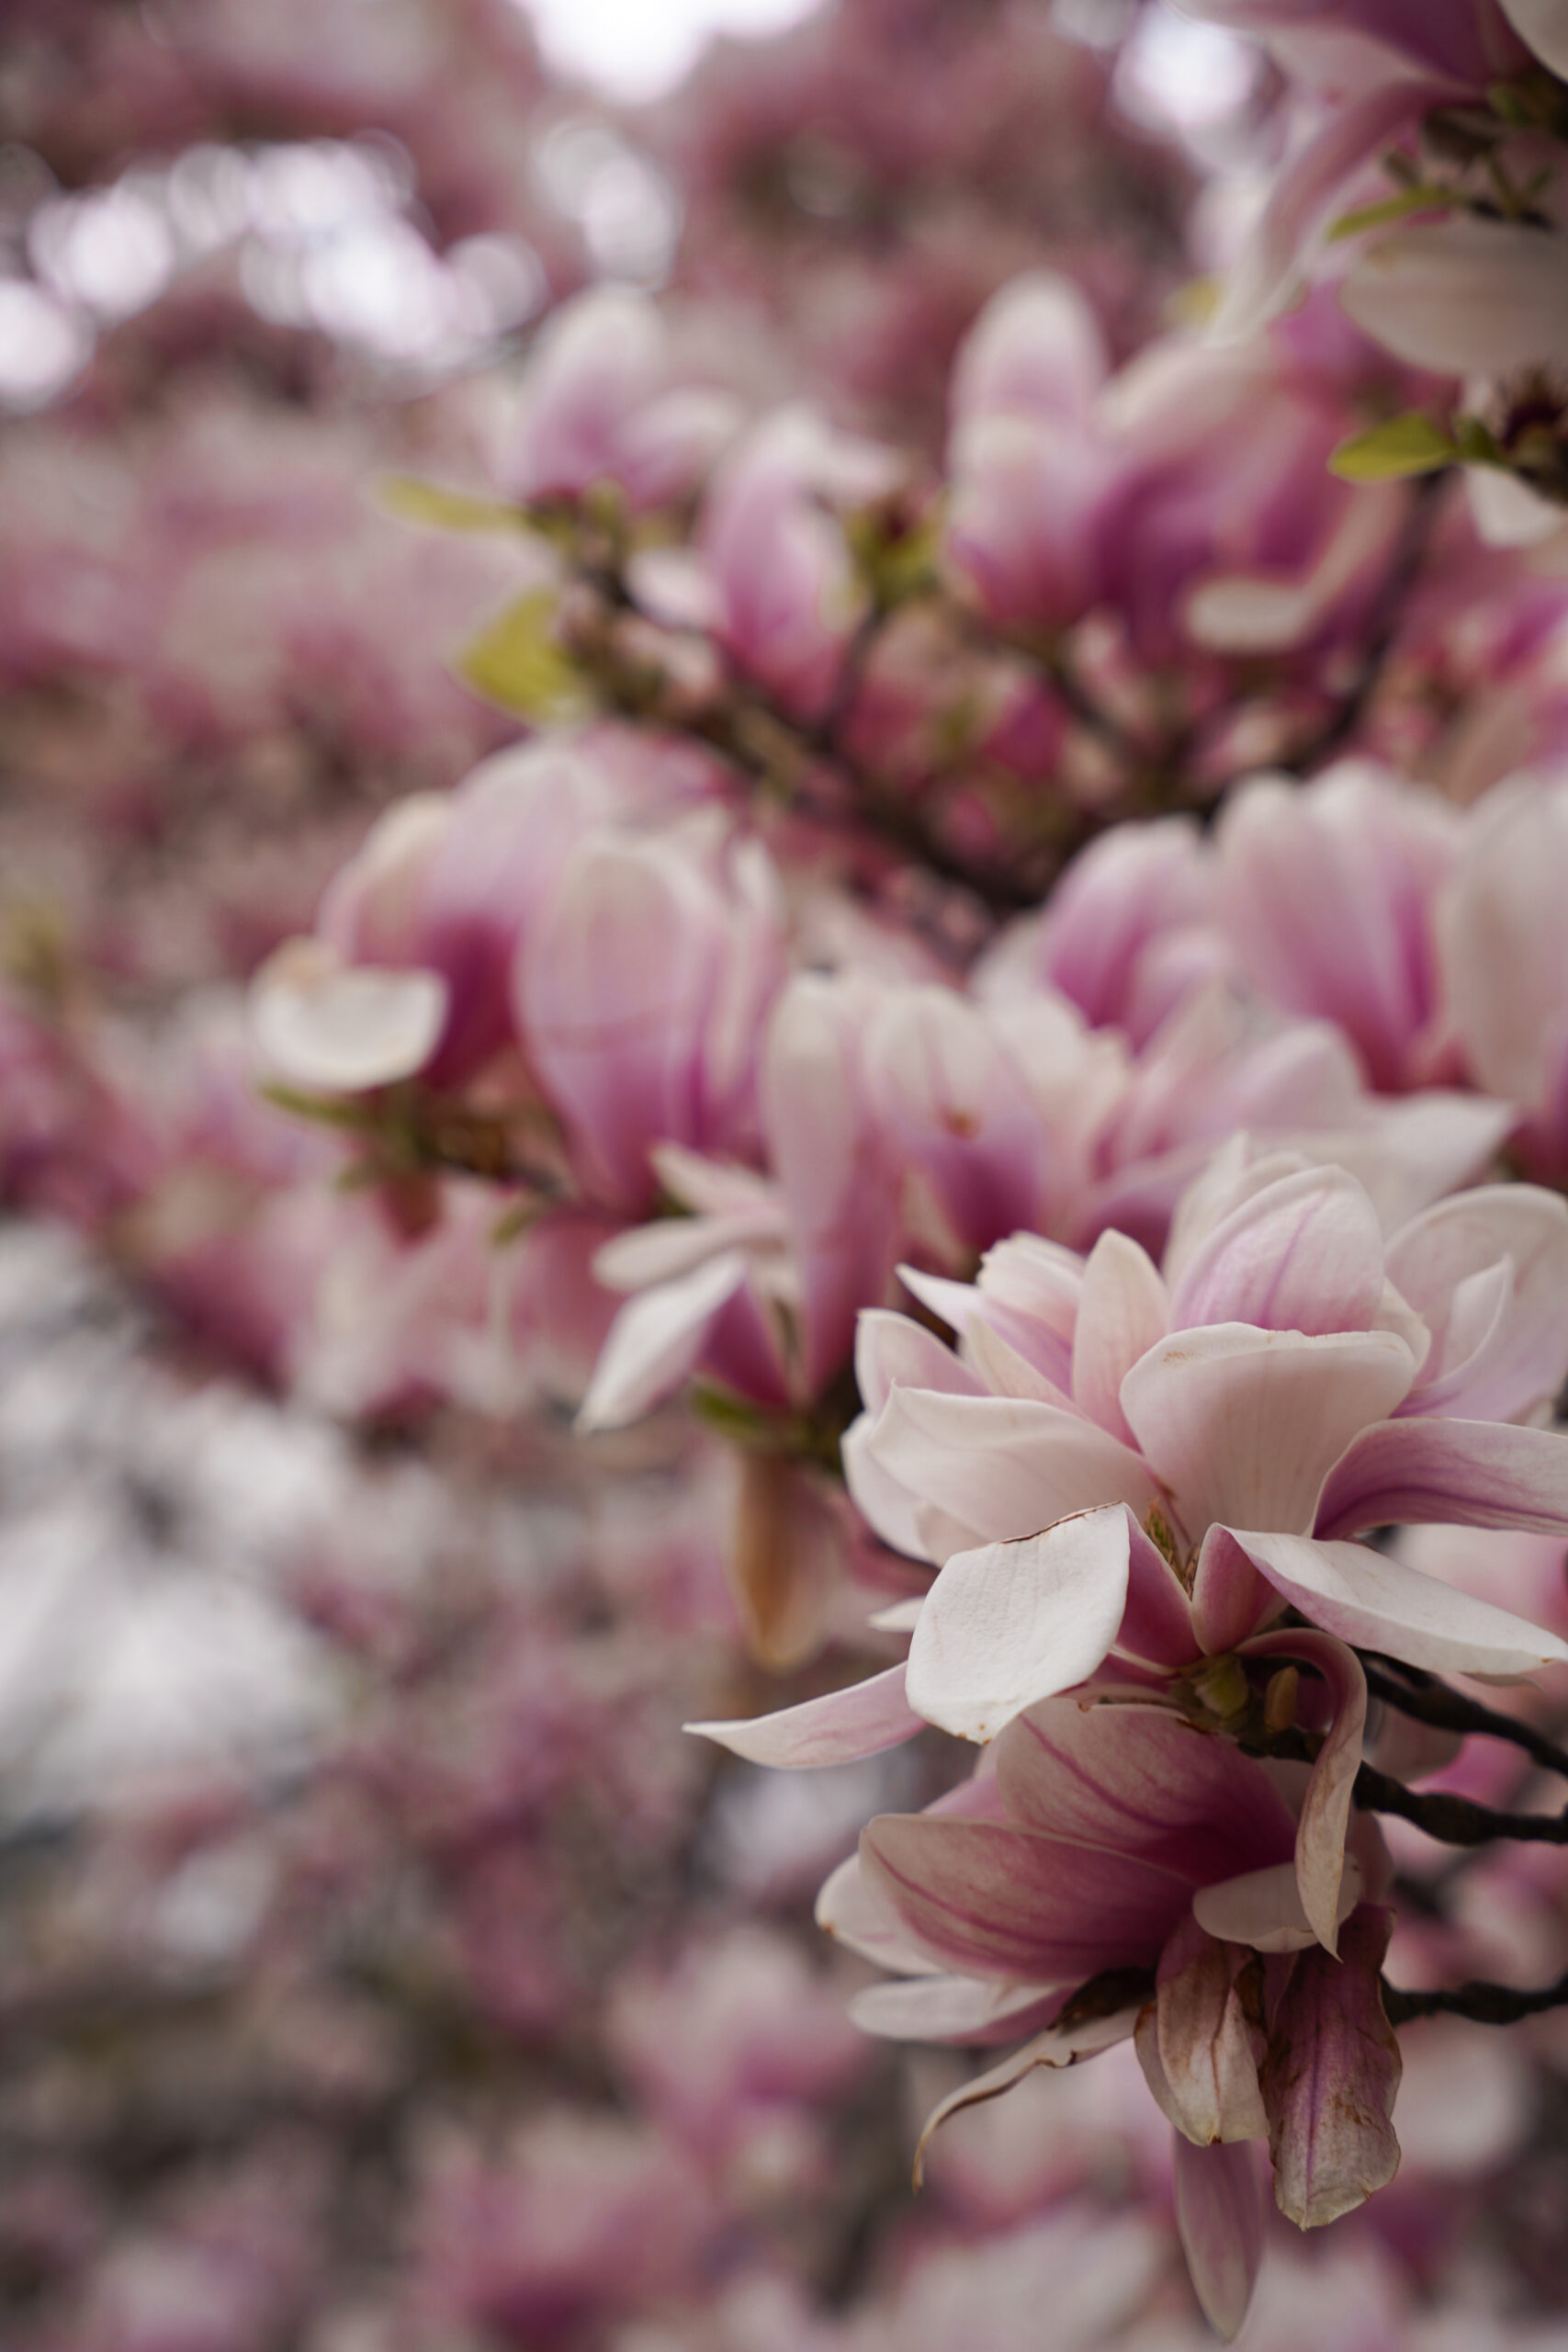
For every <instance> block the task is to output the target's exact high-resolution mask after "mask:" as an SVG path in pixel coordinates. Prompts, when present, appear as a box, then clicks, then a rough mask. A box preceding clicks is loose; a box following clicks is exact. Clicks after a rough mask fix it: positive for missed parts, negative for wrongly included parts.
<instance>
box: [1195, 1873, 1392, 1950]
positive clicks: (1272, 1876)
mask: <svg viewBox="0 0 1568 2352" xmlns="http://www.w3.org/2000/svg"><path fill="white" fill-rule="evenodd" d="M1360 1892H1361V1878H1360V1871H1359V1866H1358V1865H1357V1863H1356V1860H1355V1858H1354V1856H1352V1857H1351V1858H1350V1860H1349V1862H1348V1865H1347V1867H1346V1870H1345V1873H1344V1876H1343V1878H1342V1880H1341V1883H1340V1897H1339V1909H1338V1913H1337V1917H1336V1922H1335V1925H1336V1927H1338V1926H1339V1925H1340V1923H1341V1922H1342V1921H1344V1920H1345V1919H1346V1918H1348V1917H1349V1915H1350V1913H1351V1911H1352V1910H1353V1909H1354V1908H1355V1905H1356V1904H1357V1902H1358V1900H1359V1895H1360ZM1192 1917H1194V1918H1195V1919H1196V1920H1197V1922H1198V1924H1199V1926H1200V1927H1201V1928H1203V1929H1204V1931H1205V1933H1207V1934H1208V1935H1211V1936H1214V1937H1217V1938H1218V1939H1219V1940H1220V1942H1221V1943H1226V1944H1249V1945H1250V1946H1251V1948H1252V1950H1253V1951H1262V1952H1296V1951H1306V1950H1307V1948H1308V1947H1309V1946H1314V1947H1315V1946H1316V1945H1317V1944H1318V1942H1319V1938H1318V1934H1317V1930H1316V1929H1315V1928H1314V1926H1313V1924H1312V1922H1311V1920H1310V1919H1309V1918H1308V1917H1307V1915H1306V1909H1305V1906H1304V1905H1303V1902H1302V1889H1301V1881H1300V1878H1299V1877H1298V1876H1297V1872H1296V1866H1295V1864H1294V1862H1275V1863H1273V1864H1271V1866H1270V1867H1269V1869H1268V1870H1261V1871H1244V1872H1243V1874H1242V1875H1241V1876H1240V1877H1239V1878H1227V1879H1223V1880H1221V1881H1220V1882H1219V1883H1217V1884H1215V1885H1213V1886H1201V1887H1200V1888H1199V1889H1198V1892H1197V1894H1195V1895H1194V1896H1193V1897H1192Z"/></svg>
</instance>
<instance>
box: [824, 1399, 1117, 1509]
mask: <svg viewBox="0 0 1568 2352" xmlns="http://www.w3.org/2000/svg"><path fill="white" fill-rule="evenodd" d="M867 1450H868V1452H870V1453H872V1454H873V1455H874V1457H875V1459H876V1460H877V1462H878V1463H880V1464H881V1466H882V1467H883V1469H885V1470H886V1472H887V1473H888V1474H889V1476H892V1477H894V1478H897V1480H898V1482H899V1484H900V1485H901V1486H904V1487H908V1490H909V1492H910V1493H911V1494H915V1495H919V1497H921V1498H923V1499H924V1500H925V1501H927V1502H930V1503H933V1504H934V1505H935V1506H936V1508H937V1509H938V1510H942V1511H945V1512H947V1513H948V1514H949V1516H950V1517H952V1518H953V1519H955V1520H957V1521H959V1522H960V1523H961V1524H962V1525H964V1526H965V1527H972V1528H973V1529H974V1531H975V1533H976V1536H977V1537H978V1538H979V1539H980V1541H981V1542H982V1543H1007V1542H1009V1541H1010V1540H1011V1539H1012V1538H1014V1537H1016V1536H1022V1535H1037V1534H1039V1532H1041V1530H1042V1529H1043V1528H1047V1527H1052V1526H1055V1522H1056V1521H1057V1520H1059V1519H1065V1518H1066V1516H1067V1514H1068V1513H1069V1512H1071V1511H1081V1510H1094V1509H1095V1508H1096V1507H1097V1506H1098V1505H1100V1504H1104V1503H1113V1502H1130V1503H1131V1504H1132V1505H1133V1507H1134V1510H1136V1511H1137V1512H1138V1513H1139V1514H1140V1515H1141V1514H1142V1513H1143V1512H1144V1511H1145V1510H1147V1509H1148V1506H1149V1504H1150V1503H1151V1502H1152V1501H1153V1499H1154V1496H1155V1482H1154V1480H1153V1478H1152V1477H1151V1476H1149V1473H1148V1471H1147V1470H1146V1469H1145V1466H1144V1464H1143V1463H1142V1462H1141V1461H1140V1460H1139V1459H1138V1456H1137V1455H1136V1454H1135V1453H1132V1452H1131V1451H1130V1450H1129V1449H1128V1448H1127V1447H1126V1446H1124V1445H1122V1444H1119V1443H1118V1442H1117V1441H1116V1439H1114V1438H1112V1437H1108V1436H1107V1435H1106V1433H1105V1431H1104V1430H1099V1429H1096V1427H1095V1426H1094V1423H1093V1422H1092V1421H1086V1420H1081V1419H1078V1417H1077V1415H1076V1414H1072V1413H1065V1412H1060V1411H1058V1410H1056V1409H1055V1408H1054V1407H1052V1406H1050V1405H1042V1404H1039V1403H1037V1402H1036V1401H1035V1400H1033V1399H1032V1398H1029V1397H951V1396H947V1397H943V1396H938V1395H936V1394H935V1393H934V1392H933V1391H932V1390H931V1389H924V1388H896V1389H895V1390H894V1391H893V1393H892V1395H891V1396H890V1397H888V1400H887V1403H886V1407H885V1408H884V1409H883V1412H882V1413H881V1415H880V1417H879V1418H878V1419H877V1422H876V1425H875V1428H874V1430H873V1432H872V1434H871V1436H870V1438H869V1439H868V1440H867Z"/></svg>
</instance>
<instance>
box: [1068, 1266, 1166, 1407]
mask: <svg viewBox="0 0 1568 2352" xmlns="http://www.w3.org/2000/svg"><path fill="white" fill-rule="evenodd" d="M1170 1325H1171V1317H1170V1302H1169V1300H1168V1297H1167V1295H1166V1288H1165V1284H1164V1283H1163V1282H1162V1281H1161V1280H1160V1277H1159V1273H1158V1271H1157V1270H1156V1266H1155V1263H1154V1261H1153V1259H1152V1258H1151V1257H1150V1256H1149V1254H1148V1252H1147V1250H1141V1249H1140V1248H1139V1246H1138V1244H1137V1243H1136V1242H1135V1241H1132V1240H1129V1238H1127V1236H1126V1235H1125V1234H1124V1233H1117V1232H1115V1231H1113V1230H1112V1231H1111V1232H1106V1233H1102V1234H1101V1235H1100V1238H1099V1240H1098V1241H1097V1242H1096V1243H1095V1245H1094V1248H1093V1249H1092V1250H1090V1251H1089V1258H1088V1261H1087V1262H1086V1263H1085V1266H1084V1272H1083V1292H1082V1295H1081V1297H1080V1299H1079V1301H1078V1315H1077V1325H1076V1327H1075V1329H1074V1332H1073V1402H1074V1403H1075V1404H1076V1405H1077V1408H1078V1410H1079V1412H1080V1413H1087V1414H1088V1415H1089V1419H1090V1420H1091V1421H1098V1422H1099V1424H1100V1428H1101V1429H1102V1430H1110V1432H1111V1436H1112V1437H1118V1438H1121V1439H1122V1440H1123V1441H1124V1442H1129V1443H1130V1442H1131V1441H1132V1435H1133V1432H1132V1430H1130V1429H1129V1428H1128V1427H1127V1422H1126V1418H1125V1416H1124V1415H1123V1413H1122V1380H1123V1379H1124V1378H1125V1376H1126V1374H1128V1373H1129V1372H1130V1371H1131V1369H1132V1367H1133V1366H1134V1364H1135V1363H1137V1361H1138V1358H1139V1357H1140V1356H1141V1355H1144V1354H1145V1353H1146V1352H1147V1351H1148V1350H1149V1349H1150V1348H1152V1347H1153V1346H1154V1345H1155V1344H1156V1340H1163V1339H1164V1337H1165V1335H1166V1333H1167V1332H1168V1330H1169V1329H1170Z"/></svg>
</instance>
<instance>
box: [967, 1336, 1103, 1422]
mask: <svg viewBox="0 0 1568 2352" xmlns="http://www.w3.org/2000/svg"><path fill="white" fill-rule="evenodd" d="M963 1350H964V1363H967V1364H968V1365H970V1366H971V1367H972V1368H973V1370H974V1371H975V1373H976V1374H977V1375H978V1380H979V1385H980V1386H981V1387H982V1388H983V1389H984V1390H986V1391H987V1393H988V1394H989V1395H990V1396H992V1397H1033V1398H1034V1400H1035V1402H1036V1404H1040V1405H1055V1407H1056V1408H1057V1409H1058V1410H1059V1411H1061V1412H1065V1413H1071V1412H1074V1411H1076V1409H1077V1408H1076V1407H1075V1406H1074V1403H1073V1400H1072V1397H1070V1396H1069V1395H1068V1393H1067V1391H1066V1389H1064V1388H1058V1387H1057V1385H1056V1384H1055V1381H1054V1380H1052V1379H1050V1378H1048V1377H1047V1375H1046V1374H1044V1373H1043V1372H1041V1371H1040V1370H1039V1369H1038V1368H1037V1366H1036V1365H1035V1364H1034V1363H1033V1362H1032V1359H1031V1358H1030V1357H1028V1356H1026V1355H1024V1354H1023V1353H1022V1351H1021V1350H1020V1349H1018V1348H1016V1347H1014V1346H1013V1345H1012V1343H1011V1341H1010V1340H1004V1339H1003V1338H1002V1336H1001V1334H1000V1333H999V1332H998V1329H997V1328H996V1325H995V1324H994V1323H993V1322H992V1321H991V1320H990V1317H989V1314H984V1315H976V1316H974V1317H971V1319H970V1323H969V1328H968V1329H967V1330H966V1331H965V1332H964V1340H963Z"/></svg>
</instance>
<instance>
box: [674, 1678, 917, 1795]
mask: <svg viewBox="0 0 1568 2352" xmlns="http://www.w3.org/2000/svg"><path fill="white" fill-rule="evenodd" d="M921 1729H923V1724H922V1722H921V1718H920V1717H919V1715H917V1714H916V1713H914V1712H913V1710H912V1709H911V1708H910V1707H909V1705H908V1702H907V1701H906V1699H905V1697H904V1667H903V1664H902V1662H900V1663H899V1664H898V1665H897V1666H890V1667H889V1668H887V1670H886V1673H885V1674H873V1675H868V1676H867V1678H866V1679H865V1680H864V1681H863V1682H852V1683H849V1684H847V1685H846V1686H845V1688H844V1689H843V1690H841V1691H825V1692H824V1693H823V1694H822V1696H821V1697H820V1698H818V1699H804V1700H802V1701H801V1702H800V1704H799V1705H798V1706H795V1707H780V1708H777V1709H776V1710H775V1711H774V1713H772V1714H771V1715H750V1716H743V1717H740V1718H739V1719H737V1720H733V1721H730V1722H728V1723H703V1724H682V1730H683V1731H689V1732H694V1733H695V1734H696V1736H698V1737H699V1738H702V1739H711V1740H714V1741H716V1743H717V1745H718V1746H719V1747H728V1750H729V1751H730V1754H731V1755H732V1756H743V1757H744V1758H746V1760H747V1762H748V1763H749V1764H771V1765H775V1766H779V1767H784V1768H793V1769H796V1770H798V1769H799V1768H801V1767H803V1766H807V1765H823V1764H853V1763H856V1762H858V1761H859V1759H860V1758H862V1757H863V1756H877V1755H880V1754H881V1753H882V1751H883V1750H884V1749H885V1748H888V1747H897V1746H898V1745H899V1744H900V1742H901V1741H903V1740H906V1739H912V1738H913V1737H914V1736H915V1734H916V1732H918V1731H919V1730H921Z"/></svg>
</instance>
